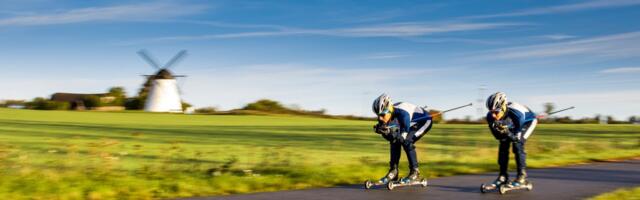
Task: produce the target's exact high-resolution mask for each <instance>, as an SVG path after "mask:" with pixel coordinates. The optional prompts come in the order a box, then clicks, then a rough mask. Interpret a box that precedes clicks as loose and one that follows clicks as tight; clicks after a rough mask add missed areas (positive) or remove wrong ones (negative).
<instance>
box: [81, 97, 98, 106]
mask: <svg viewBox="0 0 640 200" xmlns="http://www.w3.org/2000/svg"><path fill="white" fill-rule="evenodd" d="M82 101H83V103H84V106H86V107H87V108H95V107H100V106H102V102H100V97H98V96H96V95H89V96H86V97H84V99H83V100H82Z"/></svg>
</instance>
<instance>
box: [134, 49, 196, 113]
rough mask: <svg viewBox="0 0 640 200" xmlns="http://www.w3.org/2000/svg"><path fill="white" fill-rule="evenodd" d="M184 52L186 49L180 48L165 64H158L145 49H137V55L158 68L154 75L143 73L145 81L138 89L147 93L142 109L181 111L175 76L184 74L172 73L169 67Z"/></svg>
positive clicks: (150, 110)
mask: <svg viewBox="0 0 640 200" xmlns="http://www.w3.org/2000/svg"><path fill="white" fill-rule="evenodd" d="M186 54H187V51H186V50H182V51H180V52H178V54H176V55H175V56H173V58H172V59H171V60H169V62H167V63H166V64H165V65H163V66H160V65H158V62H156V60H155V59H153V58H152V57H151V56H150V55H149V53H147V51H146V50H144V49H143V50H140V51H138V55H140V57H142V59H144V60H145V61H147V63H149V65H151V66H152V67H153V68H155V69H157V70H158V72H156V73H155V74H154V75H145V76H146V77H147V82H146V83H145V84H144V86H143V89H142V90H141V91H140V93H141V94H143V93H146V95H147V97H146V101H145V104H144V111H147V112H182V100H181V99H180V92H179V88H178V85H177V81H176V79H175V78H176V77H185V76H184V75H173V74H172V73H171V71H169V68H171V67H172V66H175V64H176V63H177V62H179V61H180V60H182V59H183V58H184V56H185V55H186Z"/></svg>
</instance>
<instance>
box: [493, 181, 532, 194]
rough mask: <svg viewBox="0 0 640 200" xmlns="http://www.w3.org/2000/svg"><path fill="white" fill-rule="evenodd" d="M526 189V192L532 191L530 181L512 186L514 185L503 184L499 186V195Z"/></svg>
mask: <svg viewBox="0 0 640 200" xmlns="http://www.w3.org/2000/svg"><path fill="white" fill-rule="evenodd" d="M521 189H526V190H527V191H531V190H533V184H532V183H531V181H526V182H525V183H524V184H521V185H520V184H519V185H514V183H509V184H504V185H501V186H500V194H505V193H507V192H509V191H511V190H521Z"/></svg>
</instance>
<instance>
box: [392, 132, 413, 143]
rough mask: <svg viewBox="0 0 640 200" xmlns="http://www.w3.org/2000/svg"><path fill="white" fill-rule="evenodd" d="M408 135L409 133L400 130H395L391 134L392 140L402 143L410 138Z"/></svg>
mask: <svg viewBox="0 0 640 200" xmlns="http://www.w3.org/2000/svg"><path fill="white" fill-rule="evenodd" d="M408 137H409V133H407V132H403V133H400V131H397V132H395V133H394V134H393V138H394V139H395V141H394V142H399V143H404V142H407V141H410V140H411V138H408Z"/></svg>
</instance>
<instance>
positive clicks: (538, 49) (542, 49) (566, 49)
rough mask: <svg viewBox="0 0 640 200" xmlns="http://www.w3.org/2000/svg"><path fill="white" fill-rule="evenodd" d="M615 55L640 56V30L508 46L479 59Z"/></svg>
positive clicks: (606, 56) (485, 53)
mask: <svg viewBox="0 0 640 200" xmlns="http://www.w3.org/2000/svg"><path fill="white" fill-rule="evenodd" d="M575 55H581V56H590V57H588V58H589V59H593V58H596V57H597V58H612V57H613V58H619V57H632V56H637V55H640V32H628V33H621V34H614V35H606V36H600V37H593V38H586V39H580V40H572V41H566V42H556V43H548V44H540V45H530V46H520V47H510V48H503V49H497V50H490V51H486V52H483V53H480V55H479V57H480V58H482V59H489V60H493V59H498V60H501V59H502V60H505V59H532V58H553V57H565V56H575Z"/></svg>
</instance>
